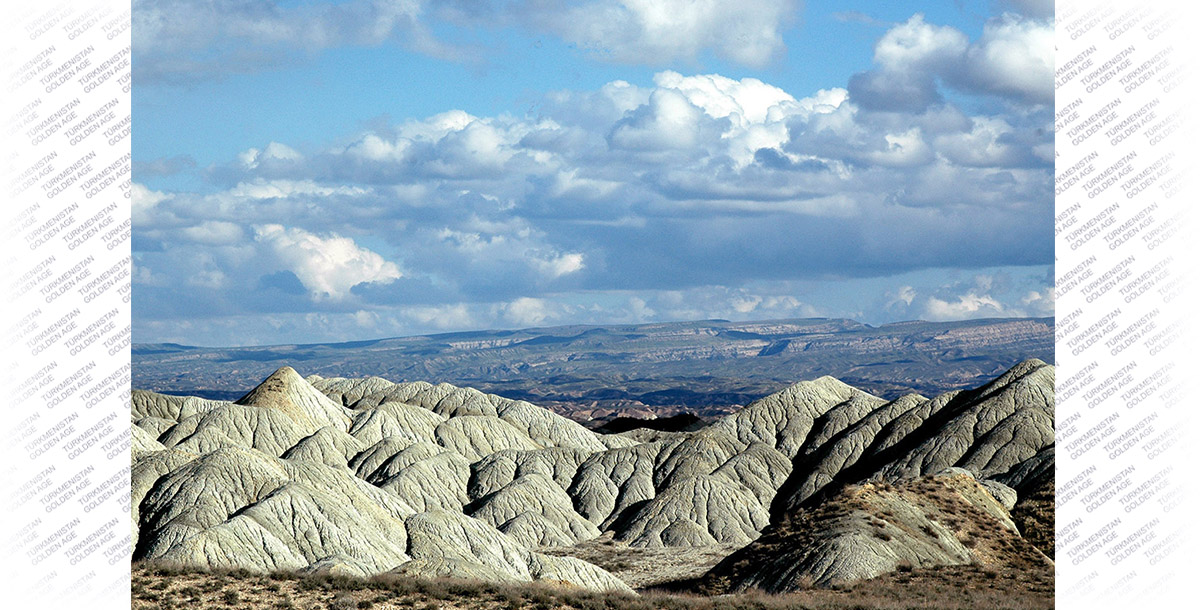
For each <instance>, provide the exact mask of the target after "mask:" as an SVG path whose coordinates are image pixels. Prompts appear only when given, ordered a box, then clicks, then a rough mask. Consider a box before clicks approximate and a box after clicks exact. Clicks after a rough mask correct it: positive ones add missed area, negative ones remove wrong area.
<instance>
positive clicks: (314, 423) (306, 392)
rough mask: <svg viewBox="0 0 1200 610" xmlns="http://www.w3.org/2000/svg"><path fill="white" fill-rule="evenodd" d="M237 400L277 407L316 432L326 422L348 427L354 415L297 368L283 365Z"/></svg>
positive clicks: (266, 407) (343, 428) (340, 428)
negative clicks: (314, 385)
mask: <svg viewBox="0 0 1200 610" xmlns="http://www.w3.org/2000/svg"><path fill="white" fill-rule="evenodd" d="M234 404H239V405H246V406H252V407H261V408H264V409H275V410H276V411H280V412H282V413H284V414H285V415H287V416H288V417H290V418H291V419H292V420H294V421H295V422H296V423H298V424H300V425H301V426H304V427H305V428H307V429H308V431H309V432H315V431H317V430H318V429H320V428H323V427H325V426H333V427H335V428H337V429H338V430H342V431H345V430H346V429H347V428H349V427H350V416H349V414H348V413H347V411H346V409H345V408H344V407H342V406H340V405H338V404H336V403H334V402H333V401H332V400H330V399H329V397H327V396H325V394H323V393H321V391H320V390H318V389H316V388H314V387H313V386H312V384H310V383H309V382H307V381H305V380H304V378H303V377H301V376H300V374H299V373H297V372H296V369H293V368H292V367H290V366H285V367H281V368H280V369H279V370H277V371H275V372H274V373H271V376H270V377H267V378H266V379H264V380H263V382H262V383H260V384H258V387H256V388H254V389H253V390H250V392H248V393H247V394H246V395H245V396H243V397H241V398H239V399H237V400H236V401H235V402H234Z"/></svg>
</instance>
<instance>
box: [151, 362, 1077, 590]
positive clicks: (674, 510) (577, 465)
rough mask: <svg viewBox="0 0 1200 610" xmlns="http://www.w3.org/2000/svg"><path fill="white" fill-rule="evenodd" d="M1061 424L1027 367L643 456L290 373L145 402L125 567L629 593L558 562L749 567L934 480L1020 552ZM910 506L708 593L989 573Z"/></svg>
mask: <svg viewBox="0 0 1200 610" xmlns="http://www.w3.org/2000/svg"><path fill="white" fill-rule="evenodd" d="M1053 409H1054V398H1053V368H1052V367H1050V366H1048V365H1046V364H1044V363H1042V362H1040V361H1038V360H1028V361H1025V362H1022V363H1021V364H1019V365H1017V366H1016V367H1014V368H1013V369H1011V370H1010V371H1008V372H1006V373H1004V374H1003V375H1001V376H999V377H998V378H997V379H995V380H993V381H992V382H991V383H988V384H986V385H984V386H982V387H980V388H978V389H975V390H971V391H965V392H954V393H949V394H943V395H939V396H936V397H934V398H932V399H928V398H924V397H921V396H917V395H909V396H904V397H901V398H898V399H896V400H892V401H888V400H885V399H883V398H879V397H876V396H873V395H871V394H868V393H866V392H863V391H861V390H858V389H856V388H854V387H851V386H849V385H847V384H845V383H842V382H841V381H838V380H837V379H834V378H832V377H821V378H818V379H815V380H813V381H803V382H799V383H796V384H793V385H791V386H788V387H787V388H785V389H784V390H782V391H780V392H777V393H775V394H772V395H770V396H767V397H765V398H762V399H760V400H757V401H754V402H753V403H751V404H749V405H747V406H746V407H745V408H743V409H741V410H739V411H738V412H736V413H734V414H731V415H728V416H726V417H724V418H722V419H720V420H718V421H717V422H716V423H714V424H713V425H711V426H708V427H706V428H704V429H702V430H699V431H696V432H690V433H663V434H657V435H654V437H653V438H652V440H647V441H644V442H643V441H642V440H639V438H643V437H642V436H641V435H639V434H638V433H624V434H618V435H601V434H597V433H595V432H592V431H590V430H588V429H585V428H584V427H582V426H581V425H580V424H578V423H576V422H574V421H571V420H570V419H567V418H565V417H562V416H560V415H557V414H555V413H553V412H551V411H548V410H546V409H543V408H540V407H537V406H534V405H533V404H530V403H528V402H524V401H520V400H512V399H508V398H503V397H500V396H496V395H493V394H486V393H483V392H480V391H477V390H474V389H470V388H460V387H455V386H452V385H449V384H444V383H443V384H438V385H433V384H429V383H425V382H405V383H393V382H391V381H388V380H386V379H382V378H379V377H367V378H359V379H349V378H340V377H328V378H326V377H321V376H316V375H312V376H309V377H307V378H302V377H301V376H300V374H298V373H297V372H296V371H295V370H293V369H291V368H290V367H284V368H281V369H279V370H277V371H275V372H274V373H273V374H271V375H270V376H269V377H268V378H267V379H266V380H265V381H263V382H262V383H261V384H259V385H258V386H257V387H256V388H255V389H254V390H252V391H250V392H249V393H247V394H246V395H245V396H243V397H241V398H240V399H239V400H237V401H235V402H223V401H214V400H206V399H200V398H195V397H178V396H167V395H162V394H156V393H152V392H145V391H135V392H134V394H133V401H132V413H133V423H134V424H135V426H134V439H135V443H134V452H133V462H134V463H133V506H134V507H135V509H134V512H133V515H132V517H133V528H134V538H135V544H136V547H135V552H134V559H135V560H148V561H160V562H170V563H177V564H184V565H190V566H197V567H237V568H246V569H249V570H252V571H259V572H265V571H272V570H301V571H330V572H335V573H346V574H355V575H370V574H378V573H383V572H396V573H403V574H411V575H418V576H435V577H436V576H458V577H467V578H474V579H482V580H488V581H506V582H522V581H556V582H566V583H572V584H574V585H578V586H581V587H587V588H590V589H595V590H628V589H629V585H628V584H627V582H625V581H623V580H622V579H621V578H619V577H618V575H620V573H621V570H622V569H623V568H622V567H621V566H619V565H616V566H613V570H612V571H608V570H605V569H602V568H600V567H598V566H597V565H594V564H593V563H589V562H587V561H584V560H582V559H579V558H577V557H572V556H571V555H581V556H588V557H592V555H588V554H587V553H585V552H583V551H586V550H588V549H593V548H594V547H595V544H596V543H597V541H598V540H600V541H607V542H606V543H605V546H606V547H610V548H611V550H612V551H613V553H615V554H619V553H620V551H621V549H627V548H633V549H646V550H653V549H677V550H678V552H677V553H676V554H677V555H680V556H685V555H686V554H687V553H694V554H697V555H704V556H706V557H713V559H712V561H715V560H716V559H719V558H720V557H721V556H724V555H725V554H727V553H728V552H729V551H731V550H733V549H736V548H738V547H740V546H744V545H748V544H749V545H751V546H749V547H746V549H744V550H743V552H747V553H752V552H755V549H756V548H758V547H755V546H754V544H752V543H755V541H756V540H759V539H760V536H762V535H763V532H764V530H767V531H768V533H769V534H770V535H771V536H778V535H779V534H778V531H779V528H780V526H781V525H780V524H783V523H787V522H790V521H789V520H794V519H797V518H799V517H797V515H801V514H807V513H805V512H804V511H813V510H819V509H820V507H821V506H822V505H824V504H825V503H827V502H830V503H833V504H830V506H836V505H837V504H836V503H837V502H842V503H843V504H844V501H843V500H838V499H839V498H842V497H843V496H844V495H845V493H848V492H847V491H846V490H850V489H853V486H854V485H858V484H862V483H864V482H868V481H870V482H872V483H871V484H872V485H876V486H879V485H884V484H887V485H891V484H896V485H909V484H911V485H920V481H924V480H926V479H928V478H929V477H935V479H936V477H941V478H942V479H946V478H947V477H949V478H950V479H952V480H953V487H954V488H953V492H954V493H955V494H958V495H959V496H962V497H963V498H965V499H964V502H966V503H967V504H968V505H969V506H968V509H970V510H971V511H975V512H972V513H971V515H973V517H972V519H973V521H972V523H976V522H979V523H985V524H990V523H992V522H994V523H995V527H996V528H1000V529H1001V530H1003V531H1004V532H1007V533H1005V534H1004V535H1005V536H1007V537H1009V538H1014V539H1017V540H1020V539H1021V538H1022V536H1023V532H1021V531H1020V529H1019V528H1018V527H1017V525H1016V524H1015V523H1014V521H1013V520H1012V519H1011V518H1010V517H1009V511H1011V510H1013V508H1014V506H1015V505H1016V504H1018V503H1020V502H1021V501H1022V500H1024V499H1026V498H1025V496H1027V495H1028V494H1030V493H1032V491H1030V490H1032V489H1034V488H1035V487H1037V485H1035V483H1037V482H1038V480H1040V479H1038V477H1039V476H1040V475H1039V473H1044V472H1046V464H1051V465H1052V463H1053V442H1054V433H1053V418H1052V416H1053ZM1051 469H1052V466H1051ZM923 477H924V478H923ZM936 480H941V479H936ZM913 481H916V483H910V482H913ZM935 495H936V494H935ZM922 502H924V501H923V500H921V496H920V493H918V492H912V493H907V494H901V493H897V494H893V495H892V496H888V497H887V498H885V499H884V500H880V501H878V502H865V501H864V502H862V503H861V504H862V506H861V508H857V507H856V508H854V510H856V511H859V513H861V514H859V515H858V516H853V515H851V516H850V517H845V518H840V517H839V518H832V520H828V519H824V517H821V518H817V517H814V518H813V522H814V523H817V524H818V525H820V527H821V528H822V529H821V531H823V532H825V533H824V534H821V536H822V537H819V538H818V539H815V542H814V541H812V540H810V542H813V543H812V544H809V543H807V542H806V543H805V545H804V546H803V547H802V548H794V549H792V550H791V551H789V553H787V554H783V553H778V552H774V551H770V552H769V554H770V556H771V557H773V558H775V561H773V562H764V561H758V560H755V561H752V562H749V563H747V562H744V561H733V560H730V561H732V563H730V562H729V561H727V562H726V563H724V564H722V566H720V570H722V571H721V573H720V582H721V583H723V584H722V585H721V586H722V587H725V588H734V589H737V588H739V587H742V588H744V587H759V588H762V587H763V586H764V585H763V583H768V582H794V583H805V582H822V583H823V582H831V581H832V580H838V579H855V578H866V577H870V576H873V575H876V574H880V573H883V572H887V571H889V570H892V569H895V568H896V567H897V566H900V565H901V564H902V563H903V562H905V561H908V562H912V563H916V564H919V565H922V566H934V565H953V564H959V563H968V562H972V561H978V560H979V557H980V556H985V557H986V556H993V555H995V554H993V555H986V554H985V555H979V554H973V553H972V552H969V551H964V550H963V549H967V548H969V544H968V542H965V541H963V540H959V539H958V538H957V536H959V535H960V534H961V535H963V536H966V535H974V534H968V533H963V532H958V531H957V530H954V529H953V528H948V527H947V526H942V528H941V529H938V528H936V527H933V526H929V527H931V528H932V529H933V533H932V534H919V533H920V532H923V531H924V529H923V528H922V527H921V526H922V525H927V522H930V521H937V522H938V523H945V519H944V518H942V517H940V516H939V514H940V513H937V511H939V510H941V511H943V512H945V511H951V510H957V509H953V507H952V506H951V507H950V508H947V506H950V505H945V506H943V504H944V503H943V504H938V505H937V506H933V505H932V504H929V502H925V503H924V504H923V503H922ZM930 502H932V501H930ZM935 503H936V502H935ZM856 506H857V505H856ZM881 507H882V508H881ZM938 507H940V508H938ZM963 510H967V509H963ZM835 512H837V511H835ZM843 512H845V511H843ZM850 512H853V511H850ZM876 513H880V514H882V516H881V517H879V516H878V515H877V517H878V518H881V519H885V520H886V519H888V518H889V517H888V513H891V514H892V515H893V516H895V515H901V516H903V519H900V518H896V519H895V520H894V521H895V523H894V525H895V527H896V528H900V529H905V528H908V529H913V528H916V529H915V531H917V532H918V534H913V533H912V532H908V534H910V535H907V536H901V535H899V534H889V536H890V537H889V539H888V540H886V541H883V542H885V543H886V544H884V545H882V546H881V545H880V544H877V543H876V542H873V541H880V540H882V539H881V538H871V537H869V536H865V535H864V531H870V530H862V527H875V526H873V525H871V524H870V523H868V524H867V525H866V526H861V527H860V526H856V525H854V524H853V523H850V522H847V521H846V519H850V520H851V521H855V520H856V519H857V520H861V519H862V518H865V517H863V516H862V515H867V516H868V517H870V516H871V515H876ZM977 513H978V514H977ZM855 514H858V513H855ZM979 515H985V516H986V519H985V518H984V517H980V516H979ZM818 516H819V515H818ZM868 521H869V519H868ZM889 523H892V522H891V521H889ZM1022 523H1032V524H1034V525H1033V526H1034V527H1040V526H1039V525H1038V524H1039V523H1040V522H1039V521H1037V520H1033V521H1030V520H1024V521H1022ZM830 524H832V525H830ZM826 525H828V527H826ZM1051 526H1052V524H1050V525H1048V526H1047V527H1051ZM978 527H980V528H982V527H985V526H984V525H980V526H978ZM987 527H988V528H989V529H988V531H992V530H993V529H994V528H992V527H991V526H987ZM1027 527H1029V526H1027ZM856 528H857V529H856ZM860 530H861V531H860ZM888 531H890V530H888ZM905 531H907V530H905ZM974 531H975V530H974V529H972V530H971V532H974ZM996 531H1000V530H996ZM1042 533H1043V534H1044V532H1042ZM931 537H932V538H931ZM952 539H953V540H956V541H957V542H955V543H952V542H951V540H952ZM806 540H808V539H806ZM955 544H957V546H955ZM935 547H936V548H935ZM575 548H579V549H581V552H578V553H575V552H573V551H572V549H575ZM769 548H775V547H769ZM1034 552H1036V551H1034ZM735 559H736V558H735ZM1047 561H1048V560H1047ZM747 565H750V566H752V568H753V570H754V571H752V572H748V571H747V570H746V569H743V568H745V566H747ZM663 570H667V568H663ZM772 570H774V571H772ZM668 571H669V570H668ZM613 572H616V573H617V574H614V573H613ZM784 575H786V577H785V576H784ZM677 577H678V575H674V574H671V573H660V574H654V575H652V577H647V576H646V575H645V574H641V575H639V576H638V577H637V578H636V579H633V578H627V579H628V580H629V582H635V580H636V583H637V584H638V585H643V584H653V583H654V582H663V581H666V580H672V579H674V578H677ZM789 579H791V580H789ZM783 586H784V588H786V586H787V585H783Z"/></svg>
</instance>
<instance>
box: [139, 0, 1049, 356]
mask: <svg viewBox="0 0 1200 610" xmlns="http://www.w3.org/2000/svg"><path fill="white" fill-rule="evenodd" d="M348 4H353V2H352V3H348ZM596 4H597V5H598V4H599V3H596ZM445 6H450V5H445ZM464 6H465V5H464ZM554 6H558V5H554ZM578 6H590V4H589V5H578ZM714 6H715V4H714ZM451 8H454V7H451ZM189 10H190V9H189ZM289 10H290V9H289ZM447 10H449V9H447ZM455 10H459V11H466V10H467V8H462V7H458V8H456V9H455ZM472 10H474V9H472ZM479 10H480V11H484V12H478V13H473V15H474V16H472V17H466V16H463V14H460V15H457V16H455V15H451V16H444V15H443V16H442V17H440V18H446V19H460V20H461V19H468V18H483V17H481V16H480V15H484V14H485V13H486V11H485V9H483V8H481V9H479ZM285 12H286V11H285ZM464 14H465V13H464ZM280 19H283V17H280ZM1040 24H1041V22H1037V21H1034V20H1031V19H1029V18H1027V17H1018V16H1015V15H1013V16H1009V17H1003V18H997V19H994V20H992V21H990V22H989V23H988V24H987V26H985V32H984V34H983V35H982V36H981V37H980V38H979V39H978V40H975V41H970V40H968V39H967V38H966V37H965V36H964V35H963V34H962V33H961V32H958V31H956V30H953V29H952V28H947V27H944V26H939V25H937V24H932V23H928V22H927V21H926V20H925V19H924V18H923V17H921V16H919V15H918V16H914V17H913V18H912V19H909V20H907V21H905V22H904V23H902V24H899V25H896V26H894V27H893V28H892V29H891V30H889V31H888V32H887V33H886V34H885V35H884V36H883V37H882V38H881V39H880V41H879V44H877V45H876V49H875V62H876V65H875V69H873V70H872V71H870V72H867V73H864V75H859V76H856V77H854V78H852V79H850V81H849V82H848V83H830V85H839V86H829V87H826V88H823V89H819V90H817V91H787V90H785V89H784V88H781V87H778V86H775V85H773V84H771V83H770V82H766V81H764V80H761V79H755V78H730V77H728V76H724V75H720V74H684V73H680V72H678V71H661V72H659V73H657V74H656V75H655V76H654V77H653V79H647V81H648V82H640V83H630V82H627V81H612V82H609V83H607V84H605V85H602V86H599V87H595V88H593V89H589V90H560V91H554V92H550V93H547V94H546V95H545V97H544V98H543V99H541V100H540V103H538V104H536V105H535V107H536V113H534V112H531V113H530V114H528V115H515V114H499V115H495V116H477V115H474V114H470V113H468V112H465V111H462V110H454V109H448V110H445V111H444V112H440V113H437V114H434V115H432V116H429V117H426V118H409V119H403V120H400V121H397V122H394V123H390V122H386V121H378V122H375V123H373V124H372V125H371V126H370V127H368V128H364V129H362V130H360V131H357V132H355V133H348V134H332V135H331V136H330V141H329V142H325V143H320V142H318V143H316V144H304V145H302V144H300V143H296V142H291V141H287V142H281V141H274V142H272V141H268V142H266V143H265V144H260V145H258V146H255V147H254V148H248V149H246V150H245V151H244V152H243V153H241V154H239V155H236V156H235V157H233V158H231V159H228V160H227V161H226V162H225V163H219V164H216V165H214V166H213V167H210V168H208V169H207V171H205V172H203V174H201V175H198V176H197V178H198V179H200V180H204V181H206V182H205V183H204V184H203V185H202V187H201V188H196V189H194V190H190V189H188V188H180V189H177V190H171V189H168V188H163V187H161V186H160V184H159V183H157V182H156V183H154V184H155V188H156V189H158V190H154V189H150V188H147V187H146V186H144V185H143V184H140V183H135V184H134V185H133V192H132V202H133V215H134V238H133V243H134V252H135V259H136V261H137V264H138V271H139V274H140V275H139V278H141V279H139V280H137V281H139V286H140V287H141V286H145V287H147V288H146V289H145V290H144V291H143V292H140V293H139V298H138V299H137V300H136V301H135V307H136V308H137V315H138V316H139V317H142V318H146V319H156V318H167V317H171V316H178V317H183V316H185V315H188V316H193V317H194V316H196V315H198V312H200V313H202V314H203V315H210V316H214V317H221V316H224V317H226V318H227V317H230V316H242V315H244V316H262V315H267V314H269V315H272V316H276V315H277V316H284V315H287V316H293V317H290V318H286V319H288V320H291V322H288V324H292V325H293V326H291V328H295V329H301V328H307V327H305V326H303V325H304V324H307V322H303V321H301V320H302V319H301V318H300V317H298V316H300V315H301V314H303V313H312V312H316V313H320V314H321V315H323V316H326V318H325V319H326V320H336V321H338V324H344V329H346V331H347V332H355V331H354V329H356V328H359V329H361V328H365V327H364V326H362V324H364V323H367V322H372V323H373V324H374V326H372V328H373V329H375V332H378V333H385V332H395V333H404V332H415V331H434V330H447V329H452V328H466V327H486V326H497V325H502V326H520V325H532V324H552V323H558V322H570V321H580V322H587V321H605V320H628V321H644V320H649V319H696V318H709V317H719V318H730V319H734V318H740V319H751V318H759V319H761V318H770V317H802V316H816V315H837V314H844V315H849V314H851V313H855V312H860V311H866V312H867V313H868V314H870V315H873V316H877V318H875V319H886V320H891V319H897V318H899V317H908V318H912V317H920V316H927V317H930V318H936V319H951V318H954V317H978V316H986V315H1023V314H1034V315H1042V314H1045V313H1048V312H1050V311H1052V307H1053V300H1052V294H1051V293H1050V292H1047V291H1046V283H1045V282H1041V283H1040V284H1039V283H1036V282H1032V283H1031V282H1024V283H1022V284H1021V285H1020V287H1019V289H1018V288H1010V289H1008V288H1006V289H1003V290H1002V287H1001V286H1000V285H999V284H995V285H992V286H983V285H980V284H974V283H967V284H961V285H952V286H931V285H925V284H918V283H915V282H913V281H910V280H905V281H901V280H896V281H892V282H890V283H888V284H887V285H888V290H890V294H885V293H886V292H888V290H884V289H883V288H880V287H877V286H876V287H873V288H872V291H871V292H870V295H869V297H863V298H864V302H868V301H869V304H861V305H856V306H855V307H853V308H851V307H846V306H838V307H833V306H831V305H829V302H828V301H827V300H823V297H813V298H808V297H804V296H801V295H800V294H799V293H797V292H794V291H792V292H789V291H790V290H793V289H795V288H796V284H794V282H799V281H818V280H822V279H828V278H837V280H838V281H844V282H856V281H862V282H868V280H870V279H871V278H879V277H885V276H893V275H896V274H903V273H914V272H917V271H918V270H929V269H942V270H945V271H946V272H947V273H952V272H954V271H955V270H965V271H966V272H968V273H971V274H974V273H975V270H978V269H980V268H990V267H1002V266H1007V267H1011V266H1045V265H1049V264H1050V263H1051V261H1052V260H1053V246H1052V244H1053V234H1052V230H1051V228H1050V227H1051V226H1052V217H1053V175H1052V172H1053V156H1052V154H1047V151H1052V147H1053V133H1052V130H1047V129H1045V127H1046V126H1047V125H1049V124H1051V123H1052V116H1051V112H1052V111H1051V110H1050V108H1049V106H1046V105H1044V104H1040V103H1035V102H1036V101H1037V100H1038V99H1039V97H1038V96H1039V95H1041V94H1039V93H1038V90H1039V89H1038V87H1040V86H1042V85H1039V84H1037V82H1040V81H1037V79H1038V78H1043V77H1045V78H1044V80H1045V81H1046V83H1047V84H1051V85H1052V83H1050V81H1051V80H1052V79H1050V78H1049V77H1046V76H1045V75H1042V76H1038V74H1039V73H1038V72H1037V71H1036V69H1035V68H1036V66H1035V65H1034V64H1036V63H1037V61H1035V60H1033V59H1029V57H1032V56H1033V55H1037V53H1039V51H1037V50H1036V47H1035V50H1034V51H1033V53H1032V54H1031V53H1029V52H1026V51H1023V52H1022V53H1020V54H1018V55H1017V56H1016V57H1012V58H1008V59H1005V60H1003V61H1002V60H1001V59H1000V58H998V57H996V56H995V54H996V53H998V52H999V50H1000V49H1002V48H1003V47H1004V45H1009V44H1019V43H1020V42H1021V41H1028V40H1035V41H1036V40H1037V39H1038V36H1040V32H1041V30H1039V28H1040V27H1041V25H1040ZM220 27H233V26H232V25H229V26H220ZM346 36H350V34H346ZM332 39H333V38H330V39H329V40H332ZM1040 57H1042V58H1043V59H1044V58H1046V57H1049V54H1048V52H1046V53H1043V55H1042V56H1040ZM1005 62H1008V63H1005ZM988 70H991V74H993V75H994V79H993V80H994V82H993V83H992V84H984V83H982V81H977V80H976V79H977V78H982V76H980V75H984V74H987V73H988ZM1029 74H1033V76H1034V77H1035V78H1034V79H1032V80H1030V79H1027V78H1025V77H1026V76H1028V75H1029ZM902 77H905V78H902ZM906 77H912V78H911V79H909V81H910V83H909V84H905V80H906ZM1034 81H1037V82H1034ZM912 83H915V85H913V84H912ZM840 85H845V86H844V87H843V86H840ZM908 86H916V87H917V88H918V89H920V90H919V91H913V92H910V93H905V91H906V89H905V87H908ZM947 86H951V87H955V88H958V89H959V92H960V93H965V94H966V95H981V96H985V97H987V98H989V99H987V100H985V103H982V104H964V105H962V106H961V107H960V106H959V105H958V104H956V103H955V102H956V101H958V100H960V99H961V97H962V96H943V95H942V91H943V88H944V87H947ZM897 87H899V88H897ZM997 95H998V96H1002V97H1003V98H1004V99H1005V101H1006V103H1003V104H997V103H994V99H990V98H992V97H993V96H997ZM872 96H875V97H874V98H873V97H872ZM896 99H903V100H906V103H896V102H895V100H896ZM914 100H915V101H916V102H917V103H910V102H913V101H914ZM277 139H282V138H277ZM285 225H286V226H285ZM364 236H370V237H369V238H367V237H364ZM393 261H395V262H393ZM401 261H402V262H403V271H402V270H401V267H400V264H399V263H400V262H401ZM192 278H194V280H193V279H192ZM188 281H197V282H199V283H200V284H202V285H203V286H204V290H203V291H199V292H189V293H186V294H185V293H184V292H182V291H181V292H172V291H171V290H170V287H171V286H182V285H185V284H186V283H187V282H188ZM864 285H867V284H864ZM763 286H770V287H771V288H770V289H764V288H763ZM872 286H874V285H872ZM897 286H903V288H901V289H897V288H896V287H897ZM197 290H199V288H197ZM593 295H603V296H604V298H605V299H608V301H606V302H605V303H596V304H594V306H584V305H582V304H581V303H583V302H585V301H587V300H588V299H589V298H591V296H593ZM1035 297H1036V298H1035ZM359 312H368V313H369V314H372V315H373V316H377V317H371V316H368V315H365V314H364V315H358V314H359ZM223 319H224V318H223ZM277 319H279V320H283V319H285V318H282V317H281V318H277ZM339 328H342V327H339ZM309 331H311V328H310V329H309ZM309 331H306V332H309ZM296 332H300V331H299V330H297V331H296Z"/></svg>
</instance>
